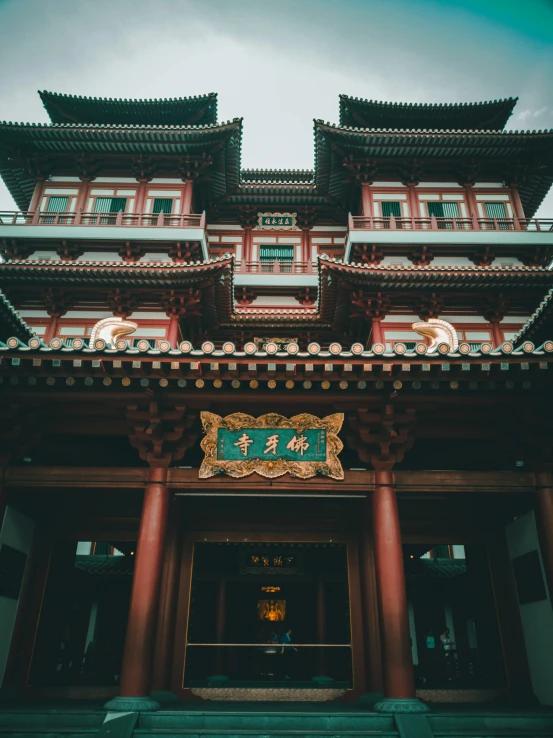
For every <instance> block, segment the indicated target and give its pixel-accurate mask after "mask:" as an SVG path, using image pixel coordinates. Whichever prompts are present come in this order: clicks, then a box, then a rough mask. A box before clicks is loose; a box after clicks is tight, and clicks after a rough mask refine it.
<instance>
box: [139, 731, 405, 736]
mask: <svg viewBox="0 0 553 738" xmlns="http://www.w3.org/2000/svg"><path fill="white" fill-rule="evenodd" d="M139 736H159V738H179V736H187V738H360V737H361V736H375V738H397V736H398V734H397V732H396V731H391V732H390V731H381V730H354V731H348V730H340V731H335V730H327V731H314V730H270V731H260V730H203V729H191V730H186V729H185V730H180V729H179V730H161V729H157V730H140V729H138V730H135V731H134V733H133V737H136V738H138V737H139Z"/></svg>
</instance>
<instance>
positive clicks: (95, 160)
mask: <svg viewBox="0 0 553 738" xmlns="http://www.w3.org/2000/svg"><path fill="white" fill-rule="evenodd" d="M241 142H242V120H241V119H239V118H237V119H235V120H233V121H229V122H228V123H222V124H220V125H208V126H189V127H177V126H159V125H156V126H153V125H152V126H149V125H148V126H146V125H141V126H136V125H133V126H131V125H115V124H114V125H87V124H78V123H72V124H60V125H44V124H37V123H6V122H3V123H1V124H0V174H1V175H2V177H3V179H4V181H5V183H6V185H7V187H8V189H9V190H10V193H11V194H12V196H13V198H14V199H15V201H16V202H17V204H18V206H19V207H20V208H21V209H22V210H26V209H27V208H28V206H29V202H30V200H31V197H32V192H33V190H34V186H35V177H34V176H33V174H34V173H36V172H40V173H41V174H42V175H44V176H49V175H52V174H57V175H62V174H68V175H69V174H71V175H74V174H75V170H76V169H77V168H78V167H79V166H85V167H86V166H89V167H90V174H93V173H94V172H95V171H99V170H101V171H102V174H112V175H123V174H127V175H128V173H129V171H132V170H133V169H136V170H137V171H138V170H139V169H140V168H141V167H144V166H145V167H151V168H153V171H155V173H156V175H157V176H171V175H172V176H174V175H175V174H178V173H179V168H183V169H187V168H189V166H190V164H189V162H190V159H196V160H197V161H198V160H199V161H200V162H201V160H202V158H204V159H207V158H209V157H211V158H212V166H211V171H210V175H211V176H210V193H211V197H212V198H214V199H217V198H220V197H222V196H223V195H225V194H226V193H227V192H231V191H234V190H235V189H236V188H237V187H238V184H239V181H240V152H241Z"/></svg>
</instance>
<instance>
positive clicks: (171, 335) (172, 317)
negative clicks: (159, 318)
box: [167, 313, 179, 348]
mask: <svg viewBox="0 0 553 738" xmlns="http://www.w3.org/2000/svg"><path fill="white" fill-rule="evenodd" d="M167 315H168V316H169V329H168V330H167V340H168V341H169V343H170V344H171V346H172V347H173V348H178V346H179V316H178V314H177V313H167Z"/></svg>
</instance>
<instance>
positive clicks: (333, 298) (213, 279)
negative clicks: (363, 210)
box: [0, 255, 553, 340]
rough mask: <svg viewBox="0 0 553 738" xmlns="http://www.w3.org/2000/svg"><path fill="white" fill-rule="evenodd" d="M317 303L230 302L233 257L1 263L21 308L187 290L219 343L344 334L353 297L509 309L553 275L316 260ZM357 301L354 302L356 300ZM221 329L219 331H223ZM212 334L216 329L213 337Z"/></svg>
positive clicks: (514, 310)
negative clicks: (45, 296)
mask: <svg viewBox="0 0 553 738" xmlns="http://www.w3.org/2000/svg"><path fill="white" fill-rule="evenodd" d="M318 264H319V300H318V307H300V306H298V307H289V306H283V307H281V308H276V307H274V306H273V307H255V305H252V306H251V307H242V306H235V305H234V304H233V289H234V286H233V274H234V257H233V256H229V255H226V256H222V257H219V258H217V259H213V260H211V261H207V262H202V263H200V262H198V263H196V264H173V263H167V264H165V263H163V264H159V263H152V262H137V263H134V264H124V263H114V262H93V261H79V262H52V261H30V260H24V261H7V262H4V263H2V264H0V280H1V283H2V284H3V285H6V286H7V287H9V289H10V290H11V291H12V292H13V293H14V294H17V296H18V301H19V302H20V303H21V304H25V305H26V306H27V307H29V306H33V305H34V301H38V302H37V305H38V304H39V303H40V300H41V291H43V290H44V289H45V288H47V287H52V286H55V287H56V288H61V289H63V290H65V291H72V290H73V289H78V294H79V298H78V302H79V303H81V304H83V305H86V304H87V301H88V300H90V299H92V298H93V299H94V300H95V301H96V302H98V300H102V299H104V300H105V301H106V305H107V304H108V302H109V300H108V298H107V295H108V293H109V292H110V290H111V291H112V290H113V289H114V288H121V289H125V290H127V291H129V292H132V293H133V294H134V295H135V297H136V301H137V302H138V303H140V302H141V301H143V300H145V299H146V301H149V302H152V301H154V302H155V301H156V300H161V299H162V296H163V295H165V294H166V293H167V292H168V291H170V290H176V291H177V293H179V294H180V293H182V292H183V289H184V290H185V292H186V291H187V290H190V289H192V290H193V291H194V292H195V293H196V294H197V297H198V299H199V300H200V302H201V304H200V305H199V308H198V311H199V313H200V314H201V317H202V324H203V325H204V327H205V328H207V329H210V330H214V329H216V330H217V335H216V337H217V340H219V338H220V339H221V340H225V338H226V337H227V335H226V334H225V331H227V330H228V331H233V330H236V329H240V330H242V329H244V330H250V329H251V330H270V329H277V328H278V329H279V330H286V331H292V332H294V331H300V332H301V331H305V330H310V329H313V330H318V331H322V332H323V333H327V332H330V331H337V332H338V333H340V334H343V335H346V334H347V333H348V325H349V323H350V322H351V319H352V312H353V306H352V296H353V295H354V294H356V295H357V298H361V299H362V298H363V295H368V296H371V295H375V294H384V293H385V294H394V309H395V310H396V312H397V311H399V312H400V313H401V312H405V310H406V309H407V310H409V308H410V307H412V305H411V303H412V302H413V301H415V302H416V300H417V299H419V297H420V296H421V295H424V294H426V293H428V292H433V291H436V290H440V291H442V292H443V294H444V301H445V307H444V310H445V311H446V313H447V311H448V309H449V310H451V309H453V311H454V312H455V311H457V312H460V313H461V314H463V313H465V312H466V313H471V312H472V311H473V310H474V302H475V300H483V301H485V300H486V299H487V298H489V297H490V296H491V295H494V294H499V293H502V294H508V295H509V300H510V313H511V314H520V312H529V311H530V310H532V309H533V308H534V306H535V305H536V302H537V301H538V299H539V297H540V295H542V294H543V292H544V291H545V290H546V289H548V288H550V287H551V284H552V279H553V278H552V273H551V271H550V270H549V269H545V268H541V267H525V266H508V267H495V266H493V265H492V266H490V267H487V268H486V269H482V268H481V267H476V266H458V267H451V266H432V265H430V266H424V267H421V266H414V265H404V264H397V265H396V264H392V265H370V264H369V265H357V264H345V263H343V262H341V261H338V260H335V259H331V258H329V257H326V256H322V257H319V262H318ZM357 298H356V299H357ZM221 331H222V333H221ZM214 335H215V334H214Z"/></svg>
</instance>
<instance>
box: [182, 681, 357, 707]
mask: <svg viewBox="0 0 553 738" xmlns="http://www.w3.org/2000/svg"><path fill="white" fill-rule="evenodd" d="M349 687H350V685H349V684H348V683H347V682H332V683H320V682H313V681H303V682H302V681H293V682H290V681H272V682H265V683H261V684H260V683H259V682H258V681H233V682H225V683H223V684H221V683H219V684H217V683H213V682H210V681H208V680H197V681H194V682H191V683H190V686H189V689H190V692H191V693H192V694H193V695H194V696H196V697H201V698H202V699H204V700H210V701H216V702H329V701H333V700H336V699H338V698H339V697H343V696H344V695H345V694H347V692H348V688H349Z"/></svg>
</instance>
